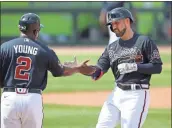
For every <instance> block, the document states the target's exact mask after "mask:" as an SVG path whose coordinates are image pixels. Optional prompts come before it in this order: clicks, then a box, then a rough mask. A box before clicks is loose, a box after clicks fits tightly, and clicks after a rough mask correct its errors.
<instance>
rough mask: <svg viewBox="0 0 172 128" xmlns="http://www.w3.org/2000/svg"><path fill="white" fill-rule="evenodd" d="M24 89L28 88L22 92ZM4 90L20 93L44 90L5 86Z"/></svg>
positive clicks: (39, 92)
mask: <svg viewBox="0 0 172 128" xmlns="http://www.w3.org/2000/svg"><path fill="white" fill-rule="evenodd" d="M22 89H24V90H26V92H22ZM20 90H21V91H20ZM3 92H16V93H18V94H26V93H38V94H42V90H41V89H29V88H4V89H3Z"/></svg>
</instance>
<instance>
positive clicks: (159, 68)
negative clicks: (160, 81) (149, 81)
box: [156, 65, 162, 74]
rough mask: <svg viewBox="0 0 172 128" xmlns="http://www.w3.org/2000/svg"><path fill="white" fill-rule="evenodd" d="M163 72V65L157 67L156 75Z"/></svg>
mask: <svg viewBox="0 0 172 128" xmlns="http://www.w3.org/2000/svg"><path fill="white" fill-rule="evenodd" d="M161 72H162V65H157V67H156V74H160V73H161Z"/></svg>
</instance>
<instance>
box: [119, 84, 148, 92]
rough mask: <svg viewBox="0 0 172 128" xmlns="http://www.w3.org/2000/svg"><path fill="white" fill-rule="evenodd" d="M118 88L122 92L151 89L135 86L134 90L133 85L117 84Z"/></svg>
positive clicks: (139, 85)
mask: <svg viewBox="0 0 172 128" xmlns="http://www.w3.org/2000/svg"><path fill="white" fill-rule="evenodd" d="M117 86H118V87H119V88H120V89H122V90H141V89H149V88H142V85H141V84H135V86H134V89H133V87H132V84H119V83H117Z"/></svg>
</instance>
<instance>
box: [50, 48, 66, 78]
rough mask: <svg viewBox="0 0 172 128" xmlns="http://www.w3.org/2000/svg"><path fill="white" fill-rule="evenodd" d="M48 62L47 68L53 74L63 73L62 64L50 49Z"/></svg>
mask: <svg viewBox="0 0 172 128" xmlns="http://www.w3.org/2000/svg"><path fill="white" fill-rule="evenodd" d="M48 59H49V62H48V70H49V71H50V72H51V73H52V75H53V76H62V75H63V70H64V68H63V65H62V64H61V62H60V60H59V59H58V57H57V55H56V54H55V52H54V51H53V50H50V54H49V57H48Z"/></svg>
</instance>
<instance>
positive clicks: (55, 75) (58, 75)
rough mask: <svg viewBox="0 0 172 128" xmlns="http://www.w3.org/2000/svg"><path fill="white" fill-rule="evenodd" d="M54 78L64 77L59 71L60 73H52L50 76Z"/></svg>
mask: <svg viewBox="0 0 172 128" xmlns="http://www.w3.org/2000/svg"><path fill="white" fill-rule="evenodd" d="M52 75H53V76H54V77H61V76H64V72H63V71H61V72H59V71H58V72H56V73H53V74H52Z"/></svg>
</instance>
